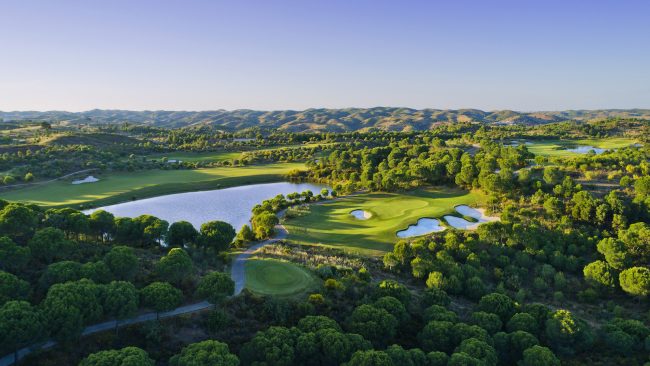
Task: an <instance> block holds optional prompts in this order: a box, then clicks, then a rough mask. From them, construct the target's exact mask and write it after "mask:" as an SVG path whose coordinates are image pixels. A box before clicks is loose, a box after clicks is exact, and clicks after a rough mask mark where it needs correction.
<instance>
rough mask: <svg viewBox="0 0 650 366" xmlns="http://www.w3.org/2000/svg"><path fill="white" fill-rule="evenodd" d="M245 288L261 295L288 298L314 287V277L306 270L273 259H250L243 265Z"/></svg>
mask: <svg viewBox="0 0 650 366" xmlns="http://www.w3.org/2000/svg"><path fill="white" fill-rule="evenodd" d="M244 267H245V269H246V288H247V289H249V290H250V291H252V292H255V293H258V294H262V295H276V296H288V295H294V294H298V293H301V292H303V291H305V290H307V289H309V288H310V287H312V286H313V285H314V276H313V275H312V274H311V273H309V272H308V271H307V270H306V269H304V268H302V267H300V266H297V265H294V264H291V263H288V262H282V261H279V260H274V259H255V258H251V259H249V260H247V261H246V263H245V265H244Z"/></svg>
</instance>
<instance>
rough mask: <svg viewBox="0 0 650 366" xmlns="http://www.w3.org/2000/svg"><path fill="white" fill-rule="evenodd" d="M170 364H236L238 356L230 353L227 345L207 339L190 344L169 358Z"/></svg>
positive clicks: (232, 365) (177, 365)
mask: <svg viewBox="0 0 650 366" xmlns="http://www.w3.org/2000/svg"><path fill="white" fill-rule="evenodd" d="M169 364H170V366H214V365H219V366H238V365H239V358H238V357H237V356H236V355H233V354H232V353H230V349H229V348H228V345H227V344H225V343H222V342H219V341H213V340H207V341H203V342H198V343H194V344H190V345H189V346H187V347H185V348H183V350H181V353H180V354H178V355H175V356H173V357H172V358H171V359H170V360H169Z"/></svg>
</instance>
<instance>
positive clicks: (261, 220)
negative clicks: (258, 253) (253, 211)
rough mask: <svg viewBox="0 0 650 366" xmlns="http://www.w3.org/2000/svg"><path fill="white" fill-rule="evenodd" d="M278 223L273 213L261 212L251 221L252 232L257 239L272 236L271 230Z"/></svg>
mask: <svg viewBox="0 0 650 366" xmlns="http://www.w3.org/2000/svg"><path fill="white" fill-rule="evenodd" d="M279 222H280V220H278V217H277V216H276V215H275V214H274V213H273V212H268V211H265V212H262V213H260V214H258V215H254V216H253V219H252V220H251V224H252V225H253V232H254V233H255V237H256V238H257V239H265V238H268V237H270V236H271V235H273V228H274V227H275V225H277V224H278V223H279Z"/></svg>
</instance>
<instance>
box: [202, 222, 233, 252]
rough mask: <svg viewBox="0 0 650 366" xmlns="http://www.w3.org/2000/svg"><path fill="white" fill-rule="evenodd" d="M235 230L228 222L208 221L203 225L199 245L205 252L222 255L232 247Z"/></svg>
mask: <svg viewBox="0 0 650 366" xmlns="http://www.w3.org/2000/svg"><path fill="white" fill-rule="evenodd" d="M235 235H236V232H235V229H234V228H233V227H232V225H230V224H229V223H227V222H223V221H208V222H206V223H204V224H202V225H201V237H200V239H199V243H200V245H201V248H203V250H204V251H212V252H213V253H220V252H223V251H225V250H227V249H228V248H229V247H230V243H232V241H233V239H234V238H235Z"/></svg>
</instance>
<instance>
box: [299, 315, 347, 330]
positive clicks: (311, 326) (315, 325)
mask: <svg viewBox="0 0 650 366" xmlns="http://www.w3.org/2000/svg"><path fill="white" fill-rule="evenodd" d="M298 329H300V330H301V331H303V332H307V333H309V332H311V333H315V332H317V331H319V330H322V329H334V330H336V331H337V332H340V331H341V327H340V326H339V324H338V323H337V322H336V320H334V319H332V318H328V317H326V316H324V315H308V316H306V317H304V318H302V319H300V320H299V321H298Z"/></svg>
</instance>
